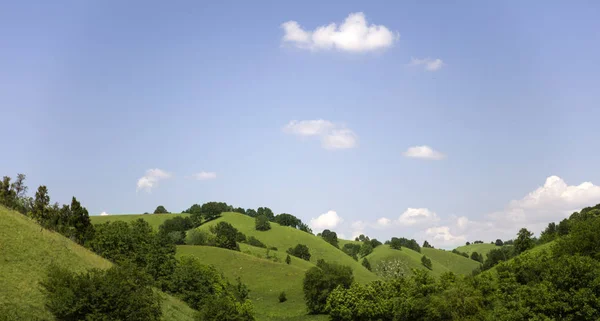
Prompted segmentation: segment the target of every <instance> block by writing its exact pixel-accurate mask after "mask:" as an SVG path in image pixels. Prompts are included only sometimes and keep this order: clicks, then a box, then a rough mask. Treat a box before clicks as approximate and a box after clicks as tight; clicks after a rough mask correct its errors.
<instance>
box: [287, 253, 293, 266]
mask: <svg viewBox="0 0 600 321" xmlns="http://www.w3.org/2000/svg"><path fill="white" fill-rule="evenodd" d="M285 263H286V264H290V263H292V258H291V257H290V255H289V254H288V255H287V256H286V257H285Z"/></svg>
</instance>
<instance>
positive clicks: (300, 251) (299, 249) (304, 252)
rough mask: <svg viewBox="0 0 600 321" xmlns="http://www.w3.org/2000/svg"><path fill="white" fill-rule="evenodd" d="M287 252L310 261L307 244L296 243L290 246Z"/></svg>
mask: <svg viewBox="0 0 600 321" xmlns="http://www.w3.org/2000/svg"><path fill="white" fill-rule="evenodd" d="M287 253H288V254H290V255H293V256H295V257H297V258H301V259H303V260H305V261H310V252H309V250H308V246H306V245H304V244H297V245H296V246H295V247H293V248H292V247H290V248H289V249H288V250H287Z"/></svg>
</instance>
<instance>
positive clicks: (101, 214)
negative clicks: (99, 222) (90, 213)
mask: <svg viewBox="0 0 600 321" xmlns="http://www.w3.org/2000/svg"><path fill="white" fill-rule="evenodd" d="M108 215H110V214H108V213H106V212H102V213H100V216H108Z"/></svg>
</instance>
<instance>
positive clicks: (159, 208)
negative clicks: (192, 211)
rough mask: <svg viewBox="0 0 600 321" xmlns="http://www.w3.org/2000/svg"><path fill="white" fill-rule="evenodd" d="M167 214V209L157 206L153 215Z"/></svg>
mask: <svg viewBox="0 0 600 321" xmlns="http://www.w3.org/2000/svg"><path fill="white" fill-rule="evenodd" d="M168 213H169V211H167V209H166V208H165V207H164V206H162V205H159V206H157V207H156V209H155V210H154V214H168Z"/></svg>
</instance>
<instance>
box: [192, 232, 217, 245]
mask: <svg viewBox="0 0 600 321" xmlns="http://www.w3.org/2000/svg"><path fill="white" fill-rule="evenodd" d="M185 244H187V245H213V244H214V236H213V235H211V234H210V233H208V232H206V231H201V230H198V229H193V230H190V231H189V232H187V237H186V238H185Z"/></svg>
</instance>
